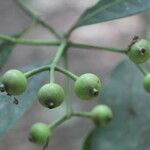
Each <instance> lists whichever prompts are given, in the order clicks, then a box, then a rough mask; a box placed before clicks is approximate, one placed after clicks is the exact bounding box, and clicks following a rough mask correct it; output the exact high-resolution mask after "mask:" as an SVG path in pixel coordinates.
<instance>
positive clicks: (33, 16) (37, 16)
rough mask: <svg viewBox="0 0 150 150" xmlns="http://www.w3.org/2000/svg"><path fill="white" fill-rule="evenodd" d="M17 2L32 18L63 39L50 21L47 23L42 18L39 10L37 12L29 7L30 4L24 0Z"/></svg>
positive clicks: (17, 0)
mask: <svg viewBox="0 0 150 150" xmlns="http://www.w3.org/2000/svg"><path fill="white" fill-rule="evenodd" d="M16 2H17V4H18V5H19V6H20V7H21V8H22V9H23V10H24V11H25V13H26V14H27V15H28V16H30V17H31V18H32V19H34V20H36V21H37V22H38V23H39V24H40V25H42V26H43V27H45V28H46V29H48V30H49V31H50V32H51V33H52V34H53V35H54V36H55V37H56V38H58V39H61V36H60V35H59V33H58V32H57V31H56V30H55V29H54V28H53V27H51V26H50V25H49V24H48V23H46V22H45V21H44V20H43V19H42V18H40V17H39V14H38V13H37V12H35V11H34V10H33V9H32V8H29V6H28V5H27V4H26V3H25V2H24V1H23V0H16Z"/></svg>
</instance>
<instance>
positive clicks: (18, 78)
mask: <svg viewBox="0 0 150 150" xmlns="http://www.w3.org/2000/svg"><path fill="white" fill-rule="evenodd" d="M2 84H3V85H4V88H5V91H6V92H7V93H8V94H10V95H20V94H22V93H23V92H24V91H25V90H26V88H27V79H26V77H25V75H24V73H22V72H21V71H19V70H14V69H13V70H9V71H7V72H6V73H5V74H4V75H3V77H2Z"/></svg>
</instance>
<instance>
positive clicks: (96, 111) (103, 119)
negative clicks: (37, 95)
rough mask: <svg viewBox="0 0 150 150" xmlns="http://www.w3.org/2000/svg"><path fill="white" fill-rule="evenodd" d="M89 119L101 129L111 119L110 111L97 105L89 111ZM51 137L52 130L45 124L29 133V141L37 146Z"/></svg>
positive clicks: (34, 127)
mask: <svg viewBox="0 0 150 150" xmlns="http://www.w3.org/2000/svg"><path fill="white" fill-rule="evenodd" d="M90 117H91V119H92V120H93V122H94V123H95V125H96V126H97V127H100V128H103V127H106V126H107V125H108V123H109V122H110V121H111V120H112V118H113V113H112V110H111V109H110V107H109V106H107V105H103V104H101V105H97V106H95V107H94V108H93V109H92V110H91V111H90ZM51 136H52V129H50V127H49V126H48V125H47V124H44V123H36V124H34V125H32V127H31V128H30V132H29V140H30V141H31V142H34V143H36V144H38V145H44V144H45V143H46V142H47V140H49V139H50V137H51Z"/></svg>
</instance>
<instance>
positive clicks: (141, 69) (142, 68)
mask: <svg viewBox="0 0 150 150" xmlns="http://www.w3.org/2000/svg"><path fill="white" fill-rule="evenodd" d="M135 65H136V66H137V67H138V69H139V70H140V71H141V72H142V73H143V75H144V76H145V75H147V73H148V72H147V71H146V69H145V68H144V67H143V66H141V65H138V64H135Z"/></svg>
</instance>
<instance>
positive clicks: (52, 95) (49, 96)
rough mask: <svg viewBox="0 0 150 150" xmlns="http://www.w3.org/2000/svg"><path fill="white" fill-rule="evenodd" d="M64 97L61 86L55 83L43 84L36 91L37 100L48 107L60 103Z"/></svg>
mask: <svg viewBox="0 0 150 150" xmlns="http://www.w3.org/2000/svg"><path fill="white" fill-rule="evenodd" d="M64 97H65V94H64V90H63V88H62V87H61V86H60V85H58V84H55V83H50V84H45V85H44V86H42V87H41V88H40V90H39V92H38V99H39V102H40V103H41V104H42V105H43V106H45V107H48V108H50V109H52V108H55V107H58V106H59V105H61V103H62V102H63V100H64Z"/></svg>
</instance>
